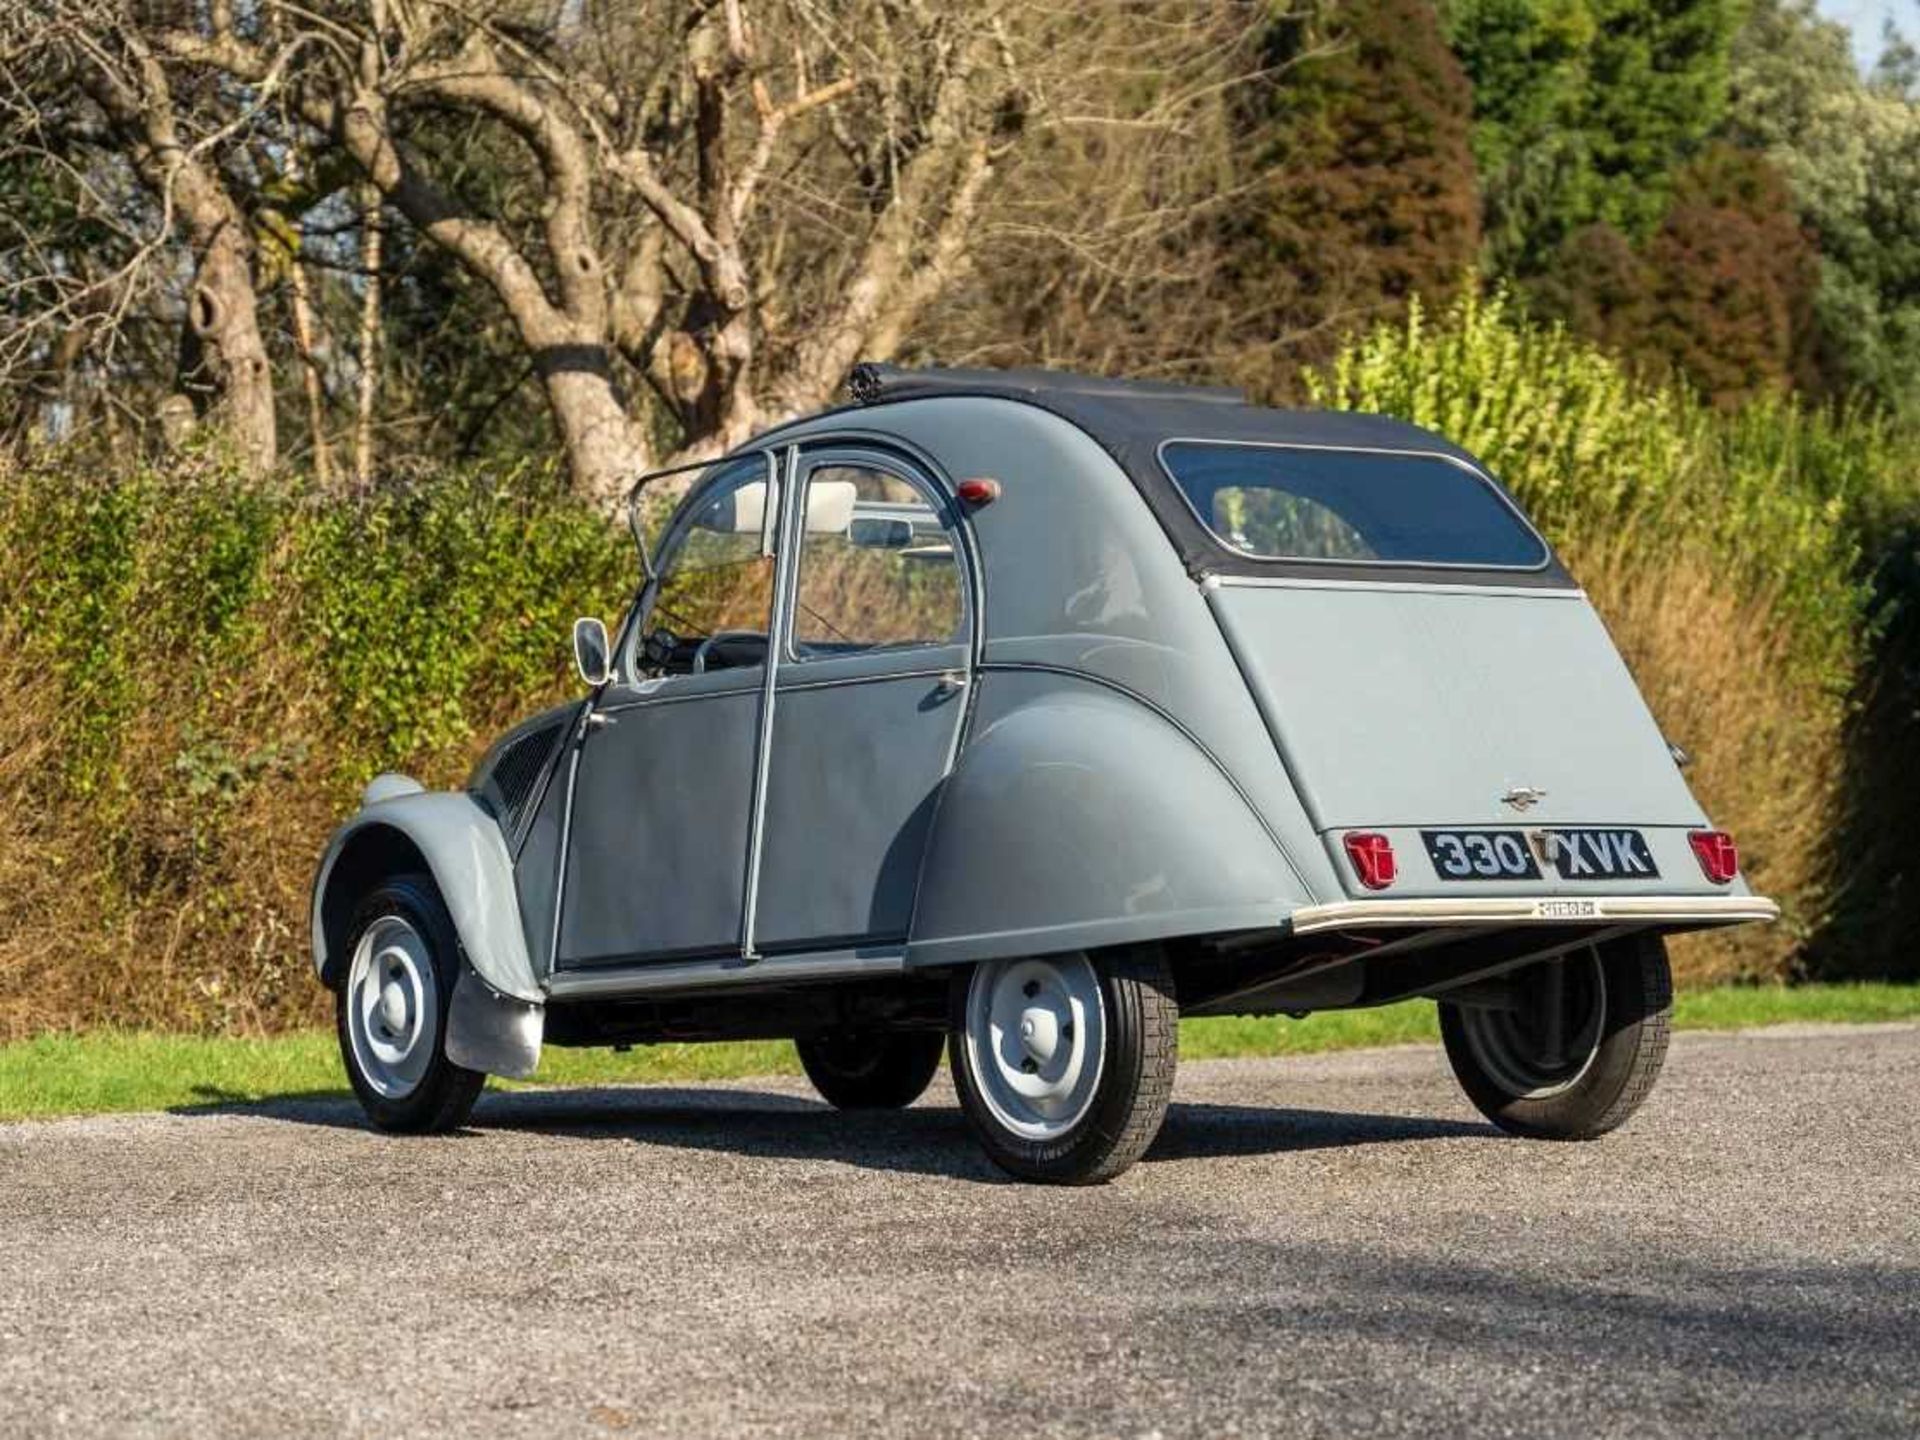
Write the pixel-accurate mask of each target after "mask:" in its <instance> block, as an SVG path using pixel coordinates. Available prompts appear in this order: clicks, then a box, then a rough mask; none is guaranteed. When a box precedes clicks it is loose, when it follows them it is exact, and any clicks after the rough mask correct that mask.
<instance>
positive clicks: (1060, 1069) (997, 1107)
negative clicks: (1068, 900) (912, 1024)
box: [966, 955, 1107, 1140]
mask: <svg viewBox="0 0 1920 1440" xmlns="http://www.w3.org/2000/svg"><path fill="white" fill-rule="evenodd" d="M966 1050H967V1068H968V1070H969V1071H971V1072H972V1076H973V1079H974V1083H975V1088H976V1089H977V1090H978V1091H979V1093H980V1099H981V1101H982V1102H983V1103H984V1104H985V1105H986V1107H987V1109H988V1111H989V1112H991V1114H992V1115H993V1118H994V1119H995V1120H996V1121H998V1122H999V1123H1000V1124H1001V1125H1002V1126H1004V1127H1005V1128H1006V1129H1007V1130H1008V1131H1010V1132H1012V1133H1013V1134H1015V1135H1018V1136H1020V1137H1021V1138H1022V1139H1026V1140H1053V1139H1057V1138H1059V1137H1060V1136H1062V1135H1064V1134H1066V1133H1067V1132H1068V1131H1070V1130H1072V1129H1073V1127H1074V1126H1075V1125H1078V1124H1079V1123H1080V1121H1081V1120H1082V1119H1084V1118H1085V1116H1086V1113H1087V1111H1088V1110H1089V1109H1091V1108H1092V1106H1093V1097H1094V1093H1095V1092H1096V1091H1097V1090H1098V1089H1099V1088H1100V1072H1101V1069H1102V1067H1103V1066H1104V1064H1105V1062H1106V1051H1107V1007H1106V1002H1105V1001H1104V1000H1103V999H1102V998H1101V994H1100V976H1099V975H1098V973H1097V972H1096V971H1095V970H1094V968H1093V963H1092V962H1091V961H1090V960H1088V959H1087V957H1086V956H1084V955H1055V956H1051V957H1048V958H1046V959H1040V960H996V961H989V962H987V963H984V964H981V965H978V966H975V967H974V972H973V979H972V982H971V983H970V984H969V985H968V987H967V1027H966Z"/></svg>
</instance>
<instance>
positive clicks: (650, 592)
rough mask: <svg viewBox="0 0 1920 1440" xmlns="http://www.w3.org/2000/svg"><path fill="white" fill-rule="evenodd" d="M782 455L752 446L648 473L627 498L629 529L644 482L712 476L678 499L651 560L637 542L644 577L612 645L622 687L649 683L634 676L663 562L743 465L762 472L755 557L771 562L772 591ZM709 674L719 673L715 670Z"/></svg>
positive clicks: (780, 450) (772, 612) (772, 608)
mask: <svg viewBox="0 0 1920 1440" xmlns="http://www.w3.org/2000/svg"><path fill="white" fill-rule="evenodd" d="M786 454H787V448H786V447H774V446H759V445H756V446H753V447H751V448H749V449H746V450H740V451H736V452H735V453H733V454H731V455H722V456H719V457H718V458H716V459H713V460H702V461H697V462H695V463H693V464H688V465H675V466H673V467H671V468H670V469H666V470H655V471H651V472H649V473H648V474H646V475H643V476H641V477H640V479H639V480H638V481H636V482H635V483H634V486H633V488H632V490H631V491H629V492H628V497H627V504H628V506H629V511H628V520H629V525H633V524H635V523H636V522H635V520H634V514H635V511H634V508H633V507H635V506H636V505H637V504H638V499H639V495H640V492H641V489H642V488H643V487H644V486H645V485H647V484H648V483H649V482H650V481H653V480H658V479H662V478H664V477H666V476H669V475H677V474H680V473H682V472H683V471H687V470H697V471H700V472H702V473H705V472H708V471H711V472H713V473H712V474H711V476H710V477H709V478H708V479H706V480H705V481H704V482H703V483H700V484H696V485H693V486H691V487H690V488H689V489H688V490H687V493H686V494H685V495H684V496H682V497H681V499H680V503H679V504H678V505H676V506H675V507H674V510H673V514H672V515H670V516H669V517H668V519H667V523H666V526H665V527H664V528H663V529H662V530H661V532H660V540H659V546H658V552H659V553H658V554H657V555H656V554H649V553H647V552H646V549H645V545H644V541H642V555H643V560H642V566H643V569H644V571H645V574H644V575H643V577H642V580H641V584H640V592H639V594H637V595H636V596H635V597H634V600H633V603H632V604H631V605H630V606H628V608H627V614H626V618H625V620H624V621H623V622H622V624H621V627H620V634H619V637H618V638H617V640H616V641H615V644H614V654H615V656H616V657H617V666H616V675H617V676H618V678H619V679H620V680H622V681H623V682H624V683H625V684H628V685H640V684H642V683H643V682H644V680H645V679H646V678H649V677H643V676H642V675H641V673H640V664H639V657H640V653H641V649H642V647H643V645H644V644H645V639H646V631H647V626H648V623H649V622H650V621H651V620H652V619H653V614H654V610H655V608H656V607H657V606H658V604H659V601H660V587H661V582H662V581H663V580H664V579H665V578H666V576H665V570H664V568H663V561H664V559H665V557H666V556H667V555H668V554H669V553H670V552H671V551H673V549H674V548H675V546H677V545H678V544H679V543H680V542H681V539H682V536H683V535H684V533H685V532H686V531H688V530H690V529H691V528H692V527H693V517H694V516H695V515H696V514H697V513H698V512H699V508H700V505H701V504H702V503H703V502H704V501H705V500H706V499H707V497H708V496H709V495H710V494H711V493H712V492H713V491H714V490H716V489H718V488H719V487H720V486H721V485H722V484H724V483H725V482H726V481H727V480H728V478H729V477H730V476H731V475H732V473H733V470H734V468H735V467H736V466H741V465H744V464H745V463H746V462H747V461H750V460H757V461H759V462H760V463H761V464H763V465H764V466H765V467H766V477H765V478H766V483H767V503H766V506H765V514H764V517H763V519H762V523H761V546H762V552H761V553H762V556H763V558H769V559H771V560H772V561H773V564H774V576H775V584H776V586H777V584H778V577H779V566H780V521H781V516H782V514H783V513H784V509H783V507H784V505H785V503H786V489H787V485H786V473H785V472H786V465H785V463H784V460H783V457H784V456H785V455H786ZM777 613H778V609H777V606H776V605H775V604H774V603H773V602H772V601H770V602H769V604H768V608H767V626H768V630H769V633H770V634H771V631H772V628H773V625H774V620H775V617H776V615H777ZM772 648H773V647H772V646H771V645H769V646H768V651H769V659H771V652H772ZM749 668H753V667H749ZM714 673H715V674H720V673H724V672H720V671H715V672H714ZM651 678H662V677H651ZM668 678H684V677H668Z"/></svg>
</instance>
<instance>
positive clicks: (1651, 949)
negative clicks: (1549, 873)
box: [1440, 935, 1673, 1140]
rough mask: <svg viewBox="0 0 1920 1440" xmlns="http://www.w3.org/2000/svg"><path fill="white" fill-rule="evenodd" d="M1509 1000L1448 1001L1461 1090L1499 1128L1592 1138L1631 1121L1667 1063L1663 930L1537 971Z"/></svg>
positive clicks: (1444, 1028)
mask: <svg viewBox="0 0 1920 1440" xmlns="http://www.w3.org/2000/svg"><path fill="white" fill-rule="evenodd" d="M1508 979H1509V994H1510V999H1511V1001H1512V1003H1511V1004H1507V1005H1503V1006H1499V1007H1492V1006H1483V1005H1464V1004H1452V1003H1448V1002H1445V1001H1442V1002H1441V1005H1440V1035H1441V1038H1442V1039H1443V1040H1444V1041H1445V1042H1446V1047H1447V1059H1448V1060H1449V1061H1450V1062H1451V1063H1452V1065H1453V1073H1454V1075H1455V1076H1456V1077H1458V1079H1459V1081H1460V1086H1461V1088H1462V1089H1463V1090H1465V1091H1466V1092H1467V1098H1468V1099H1469V1100H1471V1101H1472V1102H1473V1103H1474V1105H1475V1107H1476V1108H1478V1109H1479V1111H1480V1113H1481V1114H1483V1115H1485V1116H1486V1117H1487V1118H1488V1119H1489V1120H1491V1121H1493V1123H1494V1124H1496V1125H1498V1126H1499V1127H1500V1128H1501V1129H1503V1130H1507V1131H1510V1132H1512V1133H1513V1134H1515V1135H1525V1136H1528V1137H1531V1138H1534V1139H1542V1140H1591V1139H1594V1138H1595V1137H1597V1136H1600V1135H1604V1134H1606V1133H1607V1132H1608V1131H1609V1130H1613V1129H1615V1128H1617V1127H1618V1126H1620V1125H1622V1124H1624V1123H1625V1122H1626V1120H1627V1118H1628V1117H1629V1116H1631V1115H1632V1114H1633V1112H1634V1111H1636V1110H1638V1109H1639V1108H1640V1105H1641V1102H1642V1101H1644V1100H1645V1099H1646V1098H1647V1094H1648V1092H1649V1091H1651V1090H1652V1089H1653V1083H1654V1081H1655V1080H1656V1079H1657V1078H1658V1077H1659V1074H1660V1067H1661V1064H1662V1062H1663V1061H1664V1060H1665V1059H1666V1054H1667V1033H1668V1024H1669V1019H1670V1016H1671V1012H1672V1008H1673V975H1672V970H1671V968H1670V967H1669V965H1668V963H1667V949H1666V945H1665V943H1664V942H1663V941H1662V940H1661V939H1660V937H1659V936H1657V935H1633V936H1628V937H1626V938H1625V939H1621V940H1612V941H1608V942H1607V943H1605V944H1602V945H1594V946H1588V947H1586V948H1584V949H1581V950H1576V951H1573V952H1571V953H1570V954H1568V955H1566V956H1563V957H1560V958H1558V959H1554V960H1548V961H1543V962H1541V963H1539V964H1536V965H1530V966H1528V967H1526V968H1525V969H1523V970H1520V971H1517V972H1515V973H1514V974H1513V975H1512V976H1510V977H1508Z"/></svg>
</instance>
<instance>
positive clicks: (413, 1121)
mask: <svg viewBox="0 0 1920 1440" xmlns="http://www.w3.org/2000/svg"><path fill="white" fill-rule="evenodd" d="M389 917H393V918H397V919H398V920H401V921H404V922H405V923H406V924H407V925H408V926H410V927H411V929H412V930H413V932H414V933H416V934H417V935H418V936H419V937H420V938H421V939H422V940H423V941H424V942H425V945H426V950H427V952H428V955H427V958H428V959H429V960H430V962H431V968H432V979H433V982H434V993H433V996H432V997H431V1003H432V1006H433V1008H434V1010H435V1014H434V1016H433V1019H434V1027H433V1031H432V1035H431V1037H430V1041H429V1042H428V1043H430V1047H431V1050H430V1054H429V1055H428V1056H427V1057H425V1064H424V1069H423V1071H422V1073H421V1074H420V1075H419V1077H418V1079H417V1081H415V1082H414V1083H412V1085H411V1088H410V1089H407V1090H406V1091H405V1092H404V1093H393V1091H392V1087H391V1086H389V1087H388V1088H387V1089H385V1090H383V1088H382V1086H381V1085H380V1083H378V1082H377V1081H376V1079H375V1078H374V1077H373V1076H372V1075H371V1074H369V1073H368V1071H367V1070H365V1069H363V1067H362V1064H361V1061H360V1059H359V1057H358V1056H357V1055H356V1054H355V1051H354V1041H353V1037H352V1034H351V1030H352V1026H353V1021H352V1018H351V1017H350V1015H349V1008H350V1006H351V1005H352V1004H353V1003H354V999H353V989H354V987H353V975H354V969H355V960H356V957H357V956H358V954H359V951H360V946H361V941H362V939H363V937H365V936H366V934H367V932H368V930H369V929H371V928H372V927H373V926H374V925H375V924H376V923H379V922H381V921H383V920H386V919H388V918H389ZM348 935H349V937H350V938H349V940H348V942H347V964H346V968H345V969H344V970H343V971H342V973H341V976H340V984H339V986H338V987H337V989H336V990H335V992H334V1008H333V1015H334V1034H335V1037H336V1038H337V1039H338V1040H339V1042H340V1058H341V1060H342V1062H343V1063H344V1064H345V1065H346V1069H347V1079H348V1081H349V1082H350V1083H351V1084H352V1086H353V1093H354V1094H355V1096H357V1097H358V1098H359V1101H360V1107H361V1109H363V1110H365V1111H366V1113H367V1119H368V1120H370V1121H372V1122H373V1126H374V1128H375V1129H377V1130H386V1131H391V1132H394V1133H396V1134H407V1135H432V1134H444V1133H445V1132H447V1131H449V1130H456V1129H458V1128H459V1127H460V1126H461V1125H463V1124H464V1123H465V1122H466V1119H467V1116H468V1115H470V1114H471V1113H472V1111H473V1105H474V1102H475V1101H476V1100H478V1099H479V1098H480V1091H481V1089H482V1088H483V1087H484V1086H485V1085H486V1083H487V1077H486V1075H485V1074H483V1073H482V1072H480V1071H478V1070H467V1069H463V1068H462V1067H461V1066H458V1065H455V1064H454V1063H453V1062H452V1061H451V1060H449V1059H448V1058H447V1008H448V1006H449V1005H450V1004H451V1003H452V1001H453V986H454V981H455V980H456V979H457V978H458V976H459V973H460V940H459V936H458V935H457V934H456V932H455V931H454V928H453V917H452V916H450V915H448V914H447V907H446V905H445V904H444V903H443V902H442V901H441V899H440V892H439V890H438V889H437V888H436V887H435V885H434V883H433V879H432V877H431V876H427V875H396V876H394V877H392V878H391V879H389V880H386V881H384V882H383V883H381V884H380V885H379V886H377V887H376V888H375V889H373V890H372V891H370V892H368V894H367V896H366V898H365V899H364V900H362V901H361V902H360V905H359V908H358V909H356V910H355V911H354V916H353V924H352V925H351V927H349V930H348Z"/></svg>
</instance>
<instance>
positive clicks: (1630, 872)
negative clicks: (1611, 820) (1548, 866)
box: [1545, 830, 1660, 880]
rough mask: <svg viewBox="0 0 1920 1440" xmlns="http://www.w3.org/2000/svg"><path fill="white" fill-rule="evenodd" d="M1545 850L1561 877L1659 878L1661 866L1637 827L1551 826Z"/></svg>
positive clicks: (1572, 878)
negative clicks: (1605, 828)
mask: <svg viewBox="0 0 1920 1440" xmlns="http://www.w3.org/2000/svg"><path fill="white" fill-rule="evenodd" d="M1545 845H1546V851H1547V854H1548V855H1549V856H1550V857H1551V858H1552V860H1553V868H1554V869H1555V870H1557V871H1559V872H1560V878H1561V879H1562V880H1657V879H1658V878H1659V877H1660V870H1659V867H1658V866H1656V865H1655V864H1654V863H1653V852H1652V851H1651V850H1649V849H1648V848H1647V839H1646V836H1644V835H1642V834H1641V833H1640V832H1639V831H1638V830H1549V831H1547V832H1546V840H1545Z"/></svg>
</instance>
